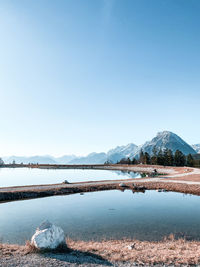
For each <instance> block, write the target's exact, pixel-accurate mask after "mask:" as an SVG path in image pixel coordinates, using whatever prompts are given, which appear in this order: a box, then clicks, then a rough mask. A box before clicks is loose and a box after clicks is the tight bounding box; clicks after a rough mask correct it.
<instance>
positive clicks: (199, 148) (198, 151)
mask: <svg viewBox="0 0 200 267" xmlns="http://www.w3.org/2000/svg"><path fill="white" fill-rule="evenodd" d="M192 148H193V149H194V150H195V151H196V152H197V153H199V154H200V144H196V145H192Z"/></svg>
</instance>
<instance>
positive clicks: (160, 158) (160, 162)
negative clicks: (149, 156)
mask: <svg viewBox="0 0 200 267" xmlns="http://www.w3.org/2000/svg"><path fill="white" fill-rule="evenodd" d="M157 164H158V165H164V156H163V152H162V150H161V149H160V151H159V152H158V156H157Z"/></svg>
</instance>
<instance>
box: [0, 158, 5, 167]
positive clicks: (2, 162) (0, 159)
mask: <svg viewBox="0 0 200 267" xmlns="http://www.w3.org/2000/svg"><path fill="white" fill-rule="evenodd" d="M1 165H4V161H3V160H2V158H0V166H1Z"/></svg>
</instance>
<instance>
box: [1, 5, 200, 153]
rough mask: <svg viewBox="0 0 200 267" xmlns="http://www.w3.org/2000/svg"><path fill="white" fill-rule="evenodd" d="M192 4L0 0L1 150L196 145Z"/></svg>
mask: <svg viewBox="0 0 200 267" xmlns="http://www.w3.org/2000/svg"><path fill="white" fill-rule="evenodd" d="M199 14H200V1H199V0H151V1H149V0H105V1H103V0H63V1H62V0H57V1H55V0H29V1H27V0H20V1H19V0H12V1H10V0H0V114H1V131H0V155H2V156H5V155H12V154H15V155H34V154H39V155H41V154H52V155H62V154H71V153H75V154H78V155H82V154H87V153H89V152H92V151H97V152H100V151H107V150H108V149H110V148H112V147H115V146H117V145H122V144H127V143H130V142H133V143H136V144H142V143H143V142H145V141H146V140H148V139H151V138H152V137H153V136H154V135H155V134H156V133H157V132H158V131H162V130H170V131H173V132H175V133H177V134H178V135H180V136H181V137H182V138H184V139H185V140H186V141H187V142H189V143H190V144H192V143H200V123H199V122H200V121H199V120H200V16H199Z"/></svg>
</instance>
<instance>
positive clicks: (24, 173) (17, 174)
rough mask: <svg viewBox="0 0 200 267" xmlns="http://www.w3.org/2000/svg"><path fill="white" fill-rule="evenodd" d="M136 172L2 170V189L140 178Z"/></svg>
mask: <svg viewBox="0 0 200 267" xmlns="http://www.w3.org/2000/svg"><path fill="white" fill-rule="evenodd" d="M139 177H141V175H140V174H138V173H134V172H122V171H110V170H109V171H108V170H87V169H85V170H80V169H33V168H0V187H6V186H20V185H35V184H55V183H62V182H63V181H64V180H68V181H69V182H71V183H73V182H84V181H98V180H115V179H116V180H117V179H129V178H139Z"/></svg>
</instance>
